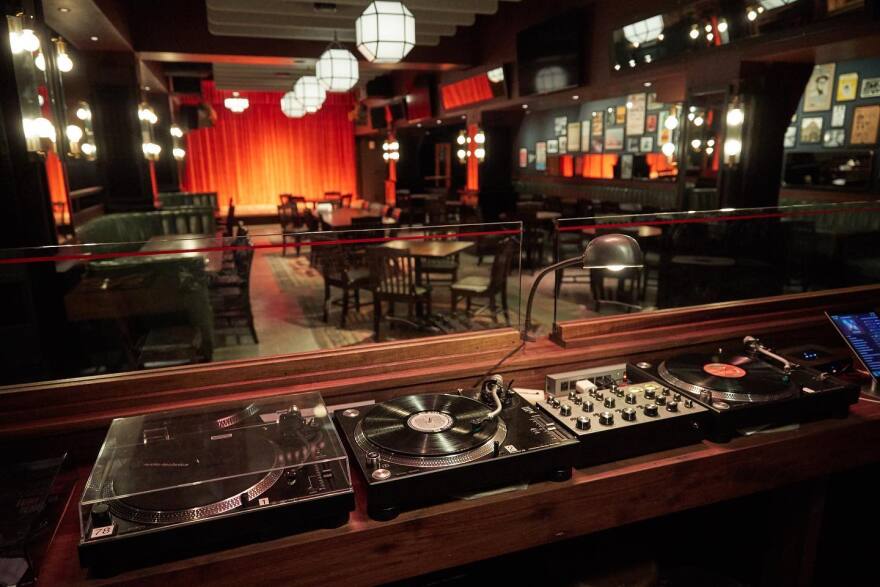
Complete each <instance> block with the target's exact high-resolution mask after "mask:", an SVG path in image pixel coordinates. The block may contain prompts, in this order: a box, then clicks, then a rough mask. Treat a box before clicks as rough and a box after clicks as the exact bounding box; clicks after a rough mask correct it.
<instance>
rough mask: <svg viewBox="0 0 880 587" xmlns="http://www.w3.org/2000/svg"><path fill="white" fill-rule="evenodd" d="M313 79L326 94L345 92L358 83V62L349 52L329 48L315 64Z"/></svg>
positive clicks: (338, 48)
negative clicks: (314, 78) (315, 79)
mask: <svg viewBox="0 0 880 587" xmlns="http://www.w3.org/2000/svg"><path fill="white" fill-rule="evenodd" d="M315 77H317V78H318V83H320V84H321V85H322V86H323V87H324V89H325V90H327V91H328V92H347V91H348V90H350V89H352V88H353V87H354V85H355V84H356V83H357V82H358V77H359V72H358V62H357V59H356V58H355V56H354V55H352V54H351V52H350V51H347V50H346V49H343V48H341V47H336V48H330V49H327V50H326V51H324V52H323V53H322V54H321V57H319V58H318V63H317V64H315Z"/></svg>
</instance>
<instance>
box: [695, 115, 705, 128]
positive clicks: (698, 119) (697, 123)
mask: <svg viewBox="0 0 880 587" xmlns="http://www.w3.org/2000/svg"><path fill="white" fill-rule="evenodd" d="M703 122H705V121H704V120H703V117H702V116H697V117H696V118H694V126H703Z"/></svg>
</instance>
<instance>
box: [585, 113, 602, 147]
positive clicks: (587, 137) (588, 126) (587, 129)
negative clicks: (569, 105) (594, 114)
mask: <svg viewBox="0 0 880 587" xmlns="http://www.w3.org/2000/svg"><path fill="white" fill-rule="evenodd" d="M599 121H600V123H601V121H602V119H601V118H600V119H599ZM591 132H592V121H590V120H584V121H583V122H581V144H580V147H581V149H580V150H581V151H582V152H583V151H589V150H590V133H591Z"/></svg>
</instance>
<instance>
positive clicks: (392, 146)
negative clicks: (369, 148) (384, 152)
mask: <svg viewBox="0 0 880 587" xmlns="http://www.w3.org/2000/svg"><path fill="white" fill-rule="evenodd" d="M389 148H390V149H391V150H392V151H397V150H398V149H400V143H398V142H397V141H391V144H390V145H389Z"/></svg>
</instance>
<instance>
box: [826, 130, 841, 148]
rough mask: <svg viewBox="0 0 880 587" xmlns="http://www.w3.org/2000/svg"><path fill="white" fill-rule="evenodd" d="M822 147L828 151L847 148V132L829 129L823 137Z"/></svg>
mask: <svg viewBox="0 0 880 587" xmlns="http://www.w3.org/2000/svg"><path fill="white" fill-rule="evenodd" d="M822 146H823V147H826V148H828V149H834V148H838V147H844V146H846V131H845V130H844V129H842V128H829V129H828V130H826V131H825V134H824V135H823V136H822Z"/></svg>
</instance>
